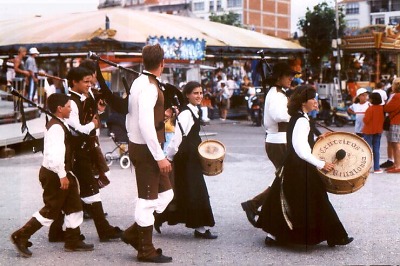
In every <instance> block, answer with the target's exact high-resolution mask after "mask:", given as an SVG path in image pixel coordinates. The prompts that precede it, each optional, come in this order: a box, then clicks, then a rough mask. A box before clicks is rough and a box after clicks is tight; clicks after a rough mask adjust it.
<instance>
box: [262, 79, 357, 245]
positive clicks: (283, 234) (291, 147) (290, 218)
mask: <svg viewBox="0 0 400 266" xmlns="http://www.w3.org/2000/svg"><path fill="white" fill-rule="evenodd" d="M317 107H318V104H317V102H316V100H315V89H314V88H312V87H311V86H300V87H298V88H297V89H296V91H295V92H294V93H293V95H292V96H291V98H290V99H289V102H288V113H289V114H290V116H291V119H290V122H289V126H288V131H287V155H286V159H285V162H284V165H283V175H278V176H277V178H275V180H274V182H273V184H272V186H271V192H270V193H269V195H268V197H267V199H266V200H265V203H264V205H263V206H262V210H261V214H260V218H259V219H258V221H257V225H258V227H260V228H262V229H263V230H264V231H265V232H267V233H268V235H267V238H266V239H265V244H266V245H271V244H275V243H279V244H302V245H315V244H318V243H320V242H322V241H325V240H327V242H328V245H329V246H335V245H347V244H349V243H350V242H351V241H353V238H352V237H348V235H347V232H346V230H345V229H344V227H343V225H342V223H341V222H340V220H339V218H338V216H337V214H336V212H335V210H334V209H333V207H332V205H331V203H330V202H329V198H328V195H327V192H326V189H325V187H324V184H323V182H322V180H321V178H320V177H319V175H318V171H317V168H319V169H324V170H325V171H330V170H332V169H333V167H334V164H333V163H330V162H324V161H321V160H319V159H318V158H316V157H315V156H313V155H312V153H311V149H312V146H313V144H314V136H313V134H312V132H311V131H310V120H309V118H308V116H307V113H308V112H310V111H311V110H314V109H316V108H317Z"/></svg>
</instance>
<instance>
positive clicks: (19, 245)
mask: <svg viewBox="0 0 400 266" xmlns="http://www.w3.org/2000/svg"><path fill="white" fill-rule="evenodd" d="M10 239H11V242H12V243H13V244H14V246H15V248H16V249H17V251H18V253H19V254H21V255H22V256H23V257H26V258H29V257H32V252H31V251H30V250H29V249H28V247H31V246H32V243H31V242H29V241H27V242H26V243H24V242H25V241H22V240H20V239H19V238H18V236H17V235H16V234H15V233H13V234H12V235H11V237H10Z"/></svg>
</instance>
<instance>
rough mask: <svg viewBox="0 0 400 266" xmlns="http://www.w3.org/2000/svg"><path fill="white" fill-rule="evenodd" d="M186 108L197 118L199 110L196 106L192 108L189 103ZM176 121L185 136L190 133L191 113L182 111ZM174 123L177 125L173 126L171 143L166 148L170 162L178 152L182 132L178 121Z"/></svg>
mask: <svg viewBox="0 0 400 266" xmlns="http://www.w3.org/2000/svg"><path fill="white" fill-rule="evenodd" d="M188 107H189V108H190V110H192V112H193V114H194V116H195V117H196V118H198V117H199V109H198V108H197V106H194V105H193V104H190V103H189V104H188ZM178 120H179V123H180V124H181V126H182V129H183V132H184V133H185V135H186V136H187V134H189V132H190V129H191V128H192V126H193V125H194V120H193V116H192V113H191V112H190V111H189V110H184V111H183V112H181V113H180V114H179V115H178ZM176 123H177V125H176V126H175V134H174V136H173V137H172V139H171V142H170V143H169V145H168V147H167V158H168V160H170V161H172V160H173V159H174V156H175V154H176V153H177V152H178V150H179V146H180V145H181V143H182V132H181V129H180V128H179V125H178V121H177V122H176Z"/></svg>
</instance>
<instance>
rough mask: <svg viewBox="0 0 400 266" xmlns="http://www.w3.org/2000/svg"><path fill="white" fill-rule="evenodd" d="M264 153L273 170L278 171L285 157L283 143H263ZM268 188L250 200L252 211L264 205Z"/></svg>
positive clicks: (284, 145)
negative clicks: (273, 167)
mask: <svg viewBox="0 0 400 266" xmlns="http://www.w3.org/2000/svg"><path fill="white" fill-rule="evenodd" d="M265 151H266V152H267V155H268V158H269V159H270V160H271V162H272V163H273V165H274V166H275V169H278V167H280V166H281V165H282V163H283V160H284V159H285V156H286V144H284V143H278V144H275V143H268V142H266V143H265ZM269 188H270V187H267V188H266V189H265V190H264V191H263V192H261V193H260V194H258V195H257V196H255V197H254V198H253V199H251V200H250V202H251V206H252V209H253V211H257V209H258V208H259V207H261V205H262V204H263V203H264V201H265V199H266V198H267V195H268V193H269Z"/></svg>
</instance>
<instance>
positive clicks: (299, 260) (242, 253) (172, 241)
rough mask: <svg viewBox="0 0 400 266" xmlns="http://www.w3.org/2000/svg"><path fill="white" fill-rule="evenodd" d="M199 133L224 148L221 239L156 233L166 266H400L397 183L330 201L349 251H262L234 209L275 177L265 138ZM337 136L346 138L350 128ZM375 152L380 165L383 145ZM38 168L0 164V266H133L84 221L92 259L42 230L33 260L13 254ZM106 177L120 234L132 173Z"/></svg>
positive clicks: (239, 125) (216, 179)
mask: <svg viewBox="0 0 400 266" xmlns="http://www.w3.org/2000/svg"><path fill="white" fill-rule="evenodd" d="M204 129H205V130H206V132H211V133H217V134H216V135H213V136H209V137H208V138H209V139H217V140H220V141H222V142H223V143H224V145H225V147H226V150H227V153H226V157H225V161H224V171H223V173H221V174H220V175H217V176H212V177H206V182H207V185H208V189H209V194H210V199H211V205H212V207H213V211H214V216H215V220H216V226H215V227H214V228H213V229H212V231H213V232H216V233H217V234H218V236H219V237H218V239H216V240H199V239H195V238H194V237H193V231H192V230H190V229H188V228H185V227H184V226H182V225H176V226H168V225H165V224H164V225H163V226H162V227H161V230H162V234H157V233H156V232H154V243H155V245H156V247H161V248H162V249H163V252H164V253H165V254H166V255H170V256H172V257H173V263H171V264H170V265H265V264H271V265H355V264H357V265H359V264H362V265H364V264H368V265H371V264H400V227H399V224H400V196H399V188H400V175H398V174H379V175H378V174H370V175H369V177H368V179H367V183H366V185H365V186H364V187H363V188H361V189H360V190H359V191H357V192H355V193H353V194H347V195H333V194H329V197H330V200H331V202H332V204H333V206H334V207H335V209H336V211H337V213H338V215H339V217H340V219H341V221H342V223H343V224H344V226H345V228H346V230H347V231H348V233H349V235H350V236H353V237H354V238H355V240H354V241H353V242H352V243H351V244H349V245H348V246H343V247H335V248H329V247H328V246H327V244H326V242H323V243H321V244H319V245H316V246H307V247H304V246H290V247H266V246H265V245H264V239H265V236H266V234H265V232H263V231H262V230H261V229H256V228H254V227H252V226H251V225H250V224H249V223H248V221H247V220H246V216H245V214H244V212H243V211H242V209H241V206H240V203H241V202H242V201H245V200H247V199H249V198H251V197H253V196H254V195H256V194H257V193H259V192H261V191H262V190H263V189H264V188H265V187H266V186H267V185H268V184H269V183H270V182H271V181H272V178H273V176H274V174H273V173H274V168H273V166H272V163H271V162H269V161H268V159H267V157H266V155H265V151H264V142H263V141H264V130H263V129H262V128H260V127H253V126H251V125H250V123H249V122H247V121H236V122H235V121H226V122H225V123H220V122H215V121H212V123H211V125H209V126H206V127H205V128H204ZM333 129H334V130H338V129H337V128H334V127H333ZM339 130H341V131H352V127H351V126H347V127H344V128H340V129H339ZM103 133H104V132H103ZM203 139H205V138H203ZM101 142H102V147H103V152H106V151H111V150H112V148H114V144H113V143H112V142H111V141H110V139H108V138H107V137H105V136H103V137H102V138H101ZM381 151H382V161H384V160H386V152H385V151H386V140H385V138H384V137H383V138H382V147H381ZM40 163H41V155H40V154H32V153H19V154H18V155H17V156H15V157H13V158H9V159H0V171H1V175H0V187H1V188H2V193H0V265H72V264H73V265H139V264H140V263H138V262H137V261H136V252H135V251H134V250H133V249H132V248H131V247H130V246H128V245H126V244H124V243H123V242H121V241H115V242H110V243H100V242H99V240H98V238H97V234H96V231H95V227H94V224H93V222H92V221H91V220H85V221H84V223H83V225H82V232H83V233H84V234H85V236H86V238H87V242H90V243H94V244H95V250H94V251H92V252H81V253H79V252H75V253H68V252H64V251H63V244H62V243H49V242H48V241H47V232H48V229H47V228H42V229H41V230H40V231H38V232H37V233H36V234H35V235H34V236H33V237H32V238H31V241H32V242H33V246H32V247H31V248H30V249H31V251H32V252H33V253H34V254H33V256H32V257H31V258H22V257H20V256H19V255H18V254H17V252H16V251H15V250H14V247H13V245H12V244H11V243H10V241H9V236H10V234H11V233H12V232H13V231H14V230H16V229H17V228H19V227H21V226H22V225H23V224H24V223H25V222H26V221H28V219H29V218H30V217H31V215H32V214H33V213H34V212H35V211H37V210H38V209H39V208H40V207H41V206H42V199H41V193H42V192H41V187H40V184H39V181H38V177H37V174H38V170H39V166H40ZM111 170H112V177H111V184H110V185H109V186H107V187H106V188H104V189H103V190H102V191H101V195H102V198H103V202H104V208H105V211H106V212H107V213H108V220H109V221H110V223H111V224H113V225H117V226H120V227H121V228H123V229H124V228H127V227H128V226H129V225H130V224H132V223H133V211H134V206H135V196H136V188H135V177H134V174H133V173H132V172H131V170H130V169H125V170H124V169H121V167H120V166H119V165H117V164H114V165H112V166H111Z"/></svg>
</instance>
